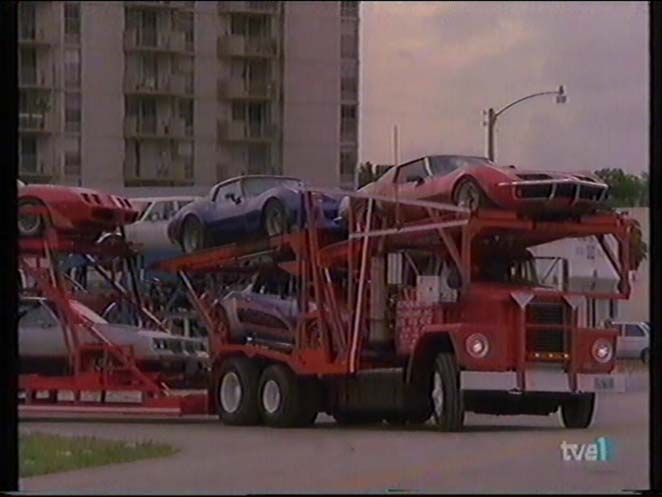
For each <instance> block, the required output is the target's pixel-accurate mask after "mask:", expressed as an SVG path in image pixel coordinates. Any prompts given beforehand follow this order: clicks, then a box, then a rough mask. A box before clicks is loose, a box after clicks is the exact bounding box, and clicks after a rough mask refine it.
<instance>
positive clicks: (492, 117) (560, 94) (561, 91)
mask: <svg viewBox="0 0 662 497" xmlns="http://www.w3.org/2000/svg"><path fill="white" fill-rule="evenodd" d="M543 95H556V103H557V104H564V103H566V101H567V100H568V96H567V94H566V93H565V87H564V86H563V85H560V86H559V88H558V90H556V91H543V92H540V93H533V94H532V95H527V96H526V97H522V98H520V99H518V100H515V101H514V102H512V103H510V104H508V105H506V106H505V107H503V108H502V109H500V110H498V111H495V110H494V109H493V108H492V107H490V108H489V109H487V110H486V111H483V116H484V117H485V120H484V121H483V125H484V126H486V127H487V136H486V143H485V146H486V148H487V154H486V155H487V157H488V159H490V160H492V161H493V160H494V128H495V126H496V121H497V118H498V117H499V116H500V115H501V114H503V113H504V112H506V111H507V110H508V109H510V108H511V107H514V106H515V105H517V104H518V103H520V102H523V101H524V100H529V99H531V98H534V97H541V96H543Z"/></svg>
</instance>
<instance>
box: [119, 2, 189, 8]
mask: <svg viewBox="0 0 662 497" xmlns="http://www.w3.org/2000/svg"><path fill="white" fill-rule="evenodd" d="M124 5H125V6H126V7H134V8H136V9H156V10H172V9H192V8H193V2H183V1H182V2H168V1H160V0H154V1H151V2H150V1H133V2H124Z"/></svg>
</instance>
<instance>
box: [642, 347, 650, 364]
mask: <svg viewBox="0 0 662 497" xmlns="http://www.w3.org/2000/svg"><path fill="white" fill-rule="evenodd" d="M649 361H650V349H648V348H645V349H644V350H643V351H642V352H641V362H643V363H644V364H646V365H648V362H649Z"/></svg>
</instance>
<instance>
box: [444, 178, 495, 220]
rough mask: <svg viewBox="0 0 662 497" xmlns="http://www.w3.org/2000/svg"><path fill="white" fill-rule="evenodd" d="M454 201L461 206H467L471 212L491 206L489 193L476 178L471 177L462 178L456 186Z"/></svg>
mask: <svg viewBox="0 0 662 497" xmlns="http://www.w3.org/2000/svg"><path fill="white" fill-rule="evenodd" d="M453 203H454V204H455V205H457V206H459V207H466V208H467V209H469V210H470V211H471V212H476V211H477V210H478V209H482V208H485V207H489V200H488V198H487V195H485V192H484V191H483V189H482V188H481V187H480V185H479V184H478V183H477V182H476V180H474V179H471V178H466V179H463V180H461V181H460V182H459V183H458V185H457V186H456V187H455V191H454V192H453Z"/></svg>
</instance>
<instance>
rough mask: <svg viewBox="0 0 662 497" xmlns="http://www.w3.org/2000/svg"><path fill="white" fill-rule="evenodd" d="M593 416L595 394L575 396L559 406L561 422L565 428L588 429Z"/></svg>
mask: <svg viewBox="0 0 662 497" xmlns="http://www.w3.org/2000/svg"><path fill="white" fill-rule="evenodd" d="M594 414H595V393H587V394H580V395H576V396H574V397H573V398H572V399H570V400H567V401H565V402H563V403H562V404H561V421H562V423H563V426H564V427H566V428H571V429H584V428H588V427H589V426H590V425H591V423H592V421H593V416H594Z"/></svg>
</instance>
